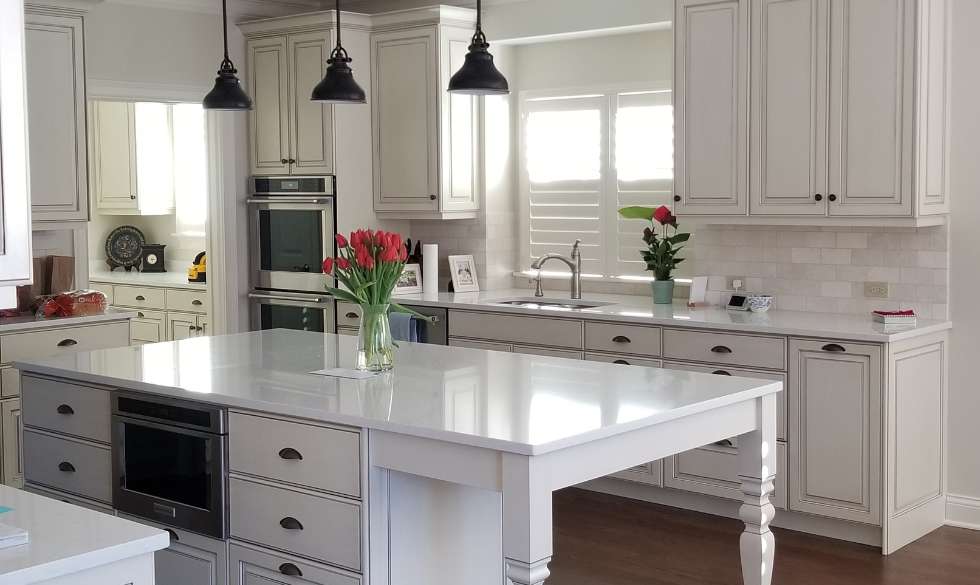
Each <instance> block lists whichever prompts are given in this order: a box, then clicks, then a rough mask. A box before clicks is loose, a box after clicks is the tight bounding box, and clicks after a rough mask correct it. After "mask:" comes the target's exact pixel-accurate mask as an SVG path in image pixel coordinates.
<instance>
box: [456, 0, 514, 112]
mask: <svg viewBox="0 0 980 585" xmlns="http://www.w3.org/2000/svg"><path fill="white" fill-rule="evenodd" d="M482 13H483V6H482V5H481V2H480V0H477V2H476V33H475V34H474V35H473V40H472V41H470V47H469V53H467V54H466V60H465V61H463V66H462V67H460V68H459V71H457V72H456V74H455V75H453V76H452V77H451V78H450V79H449V92H450V93H461V94H467V95H503V94H508V93H510V86H509V85H508V84H507V78H506V77H504V76H503V74H502V73H501V72H500V71H499V70H498V69H497V66H496V65H494V64H493V55H491V54H490V51H489V50H488V49H489V48H490V43H488V42H487V37H486V35H484V34H483V29H482V25H481V20H482Z"/></svg>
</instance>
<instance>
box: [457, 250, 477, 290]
mask: <svg viewBox="0 0 980 585" xmlns="http://www.w3.org/2000/svg"><path fill="white" fill-rule="evenodd" d="M449 274H450V275H451V276H452V278H453V290H454V291H456V292H477V291H479V290H480V283H479V281H477V278H476V261H475V260H473V256H472V255H470V254H466V255H463V256H450V257H449Z"/></svg>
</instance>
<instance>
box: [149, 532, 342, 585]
mask: <svg viewBox="0 0 980 585" xmlns="http://www.w3.org/2000/svg"><path fill="white" fill-rule="evenodd" d="M229 558H230V562H229V572H230V573H231V575H230V577H231V578H230V580H229V584H230V585H283V584H288V585H307V584H309V585H360V583H361V576H360V575H358V574H356V573H351V572H348V571H344V570H342V569H338V568H336V567H330V566H328V565H323V564H320V563H314V562H312V561H308V560H305V559H299V558H296V557H292V556H288V555H283V554H280V553H277V552H273V551H269V550H266V549H263V548H260V547H255V546H248V545H244V544H239V543H236V542H233V543H232V544H231V547H230V551H229ZM157 585H167V584H164V583H161V582H159V581H158V582H157ZM186 585H190V584H189V583H187V584H186Z"/></svg>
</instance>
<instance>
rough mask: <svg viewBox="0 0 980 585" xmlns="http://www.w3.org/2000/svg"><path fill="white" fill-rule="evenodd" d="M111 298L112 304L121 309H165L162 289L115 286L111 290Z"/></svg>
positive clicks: (165, 296) (165, 295)
mask: <svg viewBox="0 0 980 585" xmlns="http://www.w3.org/2000/svg"><path fill="white" fill-rule="evenodd" d="M112 297H113V298H112V303H113V304H114V305H119V306H122V307H136V308H137V309H165V308H167V293H166V291H164V289H162V288H150V287H146V286H125V285H118V284H117V285H116V286H115V287H114V289H113V292H112Z"/></svg>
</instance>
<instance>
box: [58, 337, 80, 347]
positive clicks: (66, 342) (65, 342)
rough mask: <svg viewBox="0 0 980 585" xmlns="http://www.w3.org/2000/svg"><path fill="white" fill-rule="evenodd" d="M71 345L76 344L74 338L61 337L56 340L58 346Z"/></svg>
mask: <svg viewBox="0 0 980 585" xmlns="http://www.w3.org/2000/svg"><path fill="white" fill-rule="evenodd" d="M73 345H78V342H77V341H75V340H74V339H62V340H61V341H59V342H58V347H71V346H73Z"/></svg>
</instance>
